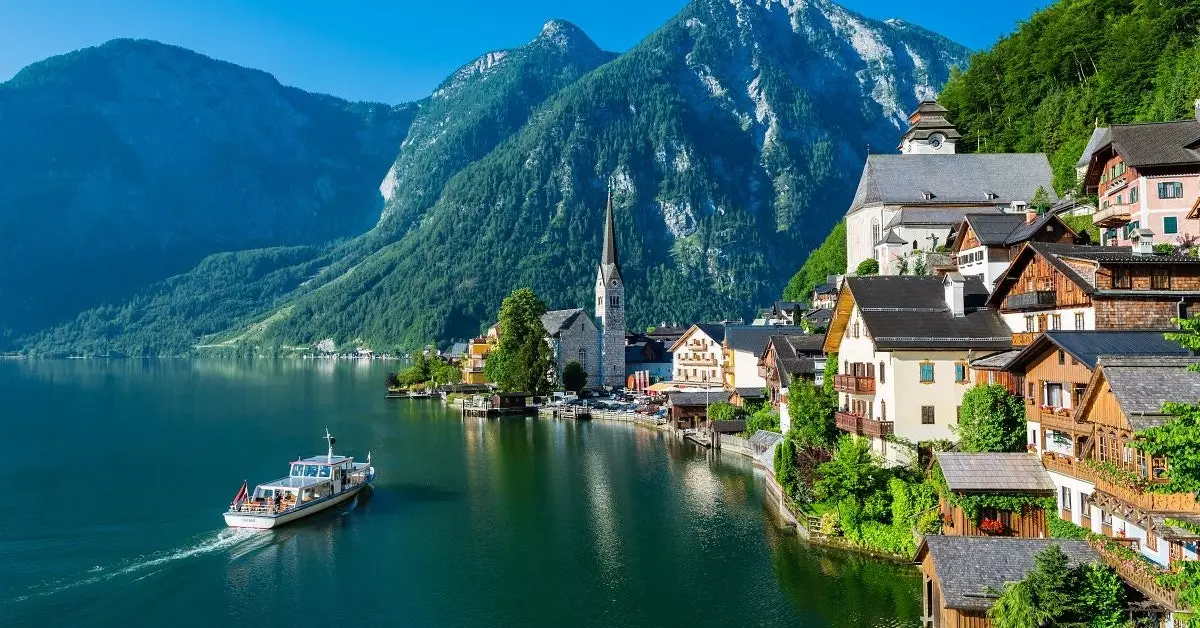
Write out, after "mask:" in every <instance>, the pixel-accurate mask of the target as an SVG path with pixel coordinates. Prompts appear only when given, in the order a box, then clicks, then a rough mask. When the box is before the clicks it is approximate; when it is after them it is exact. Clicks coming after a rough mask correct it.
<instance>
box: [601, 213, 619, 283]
mask: <svg viewBox="0 0 1200 628" xmlns="http://www.w3.org/2000/svg"><path fill="white" fill-rule="evenodd" d="M600 275H601V278H602V279H603V281H604V283H606V284H607V283H608V282H609V281H611V280H612V279H614V278H616V279H618V280H620V279H621V278H622V277H621V262H620V261H619V260H618V259H617V230H616V227H615V226H614V221H613V211H612V192H609V193H608V206H607V208H606V209H605V211H604V252H603V254H602V255H601V256H600Z"/></svg>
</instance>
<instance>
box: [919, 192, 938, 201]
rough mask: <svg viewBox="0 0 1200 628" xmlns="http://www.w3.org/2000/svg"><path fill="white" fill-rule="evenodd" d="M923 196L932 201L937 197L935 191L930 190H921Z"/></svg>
mask: <svg viewBox="0 0 1200 628" xmlns="http://www.w3.org/2000/svg"><path fill="white" fill-rule="evenodd" d="M921 196H922V197H924V198H925V200H927V201H932V200H933V199H934V198H936V197H935V196H934V194H933V192H930V191H929V190H925V191H924V192H921Z"/></svg>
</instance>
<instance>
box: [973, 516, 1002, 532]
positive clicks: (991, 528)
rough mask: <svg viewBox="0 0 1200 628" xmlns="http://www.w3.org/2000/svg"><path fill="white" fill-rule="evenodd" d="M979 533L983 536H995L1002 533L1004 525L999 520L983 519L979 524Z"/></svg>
mask: <svg viewBox="0 0 1200 628" xmlns="http://www.w3.org/2000/svg"><path fill="white" fill-rule="evenodd" d="M979 531H980V532H983V533H984V534H990V535H993V536H995V535H997V534H1003V533H1004V524H1003V523H1000V520H999V519H988V518H986V517H985V518H984V519H983V520H982V521H980V522H979Z"/></svg>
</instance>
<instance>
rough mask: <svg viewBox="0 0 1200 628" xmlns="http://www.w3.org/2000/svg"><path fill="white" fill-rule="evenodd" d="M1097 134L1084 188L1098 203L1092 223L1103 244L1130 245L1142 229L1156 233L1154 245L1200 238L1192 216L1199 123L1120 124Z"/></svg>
mask: <svg viewBox="0 0 1200 628" xmlns="http://www.w3.org/2000/svg"><path fill="white" fill-rule="evenodd" d="M1197 118H1200V105H1198V106H1197ZM1097 133H1099V137H1098V138H1097V135H1096V134H1095V133H1094V134H1093V140H1094V141H1095V146H1094V147H1092V150H1091V151H1090V153H1088V152H1086V151H1085V155H1086V156H1087V169H1086V171H1085V172H1084V177H1083V184H1084V188H1085V189H1086V190H1087V192H1088V193H1089V194H1095V195H1096V197H1097V199H1098V200H1099V208H1098V210H1097V211H1096V213H1095V214H1093V217H1092V220H1093V222H1094V223H1095V225H1096V226H1097V227H1099V228H1100V229H1101V243H1102V244H1105V245H1110V246H1122V245H1128V244H1131V242H1132V234H1133V233H1134V232H1135V231H1136V230H1137V229H1139V228H1140V229H1149V230H1150V231H1152V232H1153V233H1154V238H1155V242H1166V243H1172V244H1177V243H1179V242H1181V241H1183V240H1186V239H1188V238H1196V237H1200V221H1197V220H1192V219H1189V218H1188V216H1189V212H1190V211H1191V209H1192V207H1193V206H1194V204H1195V203H1196V201H1197V199H1200V119H1191V120H1180V121H1176V122H1156V123H1142V124H1117V125H1113V126H1111V127H1108V128H1105V129H1098V130H1097ZM1089 146H1090V145H1089Z"/></svg>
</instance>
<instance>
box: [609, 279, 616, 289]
mask: <svg viewBox="0 0 1200 628" xmlns="http://www.w3.org/2000/svg"><path fill="white" fill-rule="evenodd" d="M608 285H610V286H612V287H614V288H616V287H617V280H616V279H613V280H612V281H610V282H608Z"/></svg>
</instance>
